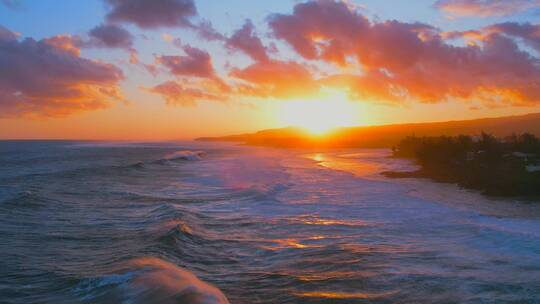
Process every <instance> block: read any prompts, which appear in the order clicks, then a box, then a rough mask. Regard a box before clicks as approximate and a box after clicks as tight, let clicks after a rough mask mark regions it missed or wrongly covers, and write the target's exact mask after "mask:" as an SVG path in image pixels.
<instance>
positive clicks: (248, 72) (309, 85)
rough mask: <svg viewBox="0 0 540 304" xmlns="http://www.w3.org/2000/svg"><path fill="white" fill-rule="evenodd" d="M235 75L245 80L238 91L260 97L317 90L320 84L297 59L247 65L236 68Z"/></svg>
mask: <svg viewBox="0 0 540 304" xmlns="http://www.w3.org/2000/svg"><path fill="white" fill-rule="evenodd" d="M230 75H231V76H232V77H235V78H237V79H241V80H243V81H245V83H246V84H245V85H242V86H240V87H239V93H240V94H243V95H252V96H258V97H280V98H291V97H298V96H306V95H311V94H316V93H317V91H318V88H319V85H318V83H317V81H316V80H315V79H314V78H313V76H312V74H311V73H310V71H309V70H308V69H307V68H306V67H304V66H303V65H302V64H299V63H296V62H294V61H278V60H268V61H261V62H256V63H254V64H252V65H250V66H248V67H246V68H244V69H237V68H235V69H233V70H232V71H231V73H230Z"/></svg>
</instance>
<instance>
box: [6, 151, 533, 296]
mask: <svg viewBox="0 0 540 304" xmlns="http://www.w3.org/2000/svg"><path fill="white" fill-rule="evenodd" d="M389 155H390V152H389V151H388V150H366V149H343V150H326V151H316V150H295V149H289V150H285V149H273V148H261V147H247V146H238V145H232V144H223V143H200V142H163V143H133V142H130V143H128V142H76V141H3V142H0V212H1V215H0V253H1V259H0V303H6V304H7V303H208V304H212V303H246V304H247V303H250V304H251V303H540V202H534V201H524V200H519V199H503V198H490V197H486V196H483V195H481V194H479V193H476V192H474V191H469V190H464V189H460V188H458V187H457V186H455V185H449V184H439V183H434V182H432V181H429V180H425V179H387V178H384V177H382V176H381V175H380V174H379V173H380V172H381V171H385V170H408V169H411V168H413V167H414V166H415V165H414V164H412V163H410V162H409V161H407V160H399V159H393V158H389Z"/></svg>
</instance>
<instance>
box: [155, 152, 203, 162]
mask: <svg viewBox="0 0 540 304" xmlns="http://www.w3.org/2000/svg"><path fill="white" fill-rule="evenodd" d="M205 155H206V152H204V151H191V150H180V151H176V152H173V153H170V154H167V155H165V157H164V158H163V159H161V160H165V161H167V160H168V161H174V160H190V161H193V160H201V159H202V158H203V157H204V156H205Z"/></svg>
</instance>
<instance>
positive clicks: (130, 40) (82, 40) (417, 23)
mask: <svg viewBox="0 0 540 304" xmlns="http://www.w3.org/2000/svg"><path fill="white" fill-rule="evenodd" d="M530 112H540V1H538V0H439V1H436V0H419V1H410V0H392V1H390V0H388V1H381V0H347V1H337V0H336V1H333V0H328V1H323V0H312V1H296V0H273V1H253V0H227V1H214V0H153V1H150V0H85V1H70V0H64V1H61V0H57V1H39V0H35V1H34V0H21V1H16V0H0V138H65V139H114V140H117V139H126V140H137V139H145V140H154V139H155V140H163V139H189V138H194V137H198V136H214V135H226V134H234V133H241V132H251V131H256V130H260V129H267V128H275V127H283V126H288V125H300V126H305V127H308V128H313V129H314V130H316V129H317V127H318V126H322V127H325V128H326V127H334V126H348V125H372V124H387V123H400V122H424V121H441V120H455V119H469V118H478V117H489V116H504V115H513V114H524V113H530Z"/></svg>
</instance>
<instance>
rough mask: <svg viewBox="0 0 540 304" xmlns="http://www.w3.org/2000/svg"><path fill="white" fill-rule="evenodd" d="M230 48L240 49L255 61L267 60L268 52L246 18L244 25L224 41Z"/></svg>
mask: <svg viewBox="0 0 540 304" xmlns="http://www.w3.org/2000/svg"><path fill="white" fill-rule="evenodd" d="M226 46H227V48H228V49H230V50H240V51H242V52H244V53H245V54H247V55H248V56H249V57H251V58H252V59H253V60H255V61H267V60H268V59H269V58H268V52H267V49H266V47H265V46H264V45H263V44H262V41H261V39H260V38H259V37H258V36H257V35H256V34H255V26H253V23H252V22H251V20H249V19H248V20H246V22H245V24H244V26H243V27H242V28H241V29H239V30H237V31H236V32H235V33H234V34H233V35H232V36H231V37H230V38H228V39H227V41H226Z"/></svg>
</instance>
